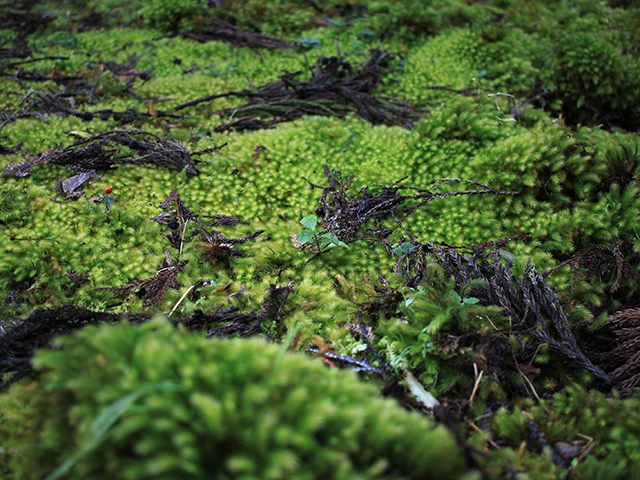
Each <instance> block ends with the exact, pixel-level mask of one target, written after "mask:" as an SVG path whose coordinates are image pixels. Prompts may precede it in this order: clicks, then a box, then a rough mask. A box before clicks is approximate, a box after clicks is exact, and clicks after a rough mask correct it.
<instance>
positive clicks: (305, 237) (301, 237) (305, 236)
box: [296, 232, 313, 245]
mask: <svg viewBox="0 0 640 480" xmlns="http://www.w3.org/2000/svg"><path fill="white" fill-rule="evenodd" d="M312 238H313V232H300V233H299V234H297V235H296V240H298V242H300V243H301V244H302V245H304V244H305V243H307V242H308V241H309V240H311V239H312Z"/></svg>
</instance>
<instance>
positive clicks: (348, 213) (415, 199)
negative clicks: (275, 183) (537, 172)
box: [307, 165, 519, 244]
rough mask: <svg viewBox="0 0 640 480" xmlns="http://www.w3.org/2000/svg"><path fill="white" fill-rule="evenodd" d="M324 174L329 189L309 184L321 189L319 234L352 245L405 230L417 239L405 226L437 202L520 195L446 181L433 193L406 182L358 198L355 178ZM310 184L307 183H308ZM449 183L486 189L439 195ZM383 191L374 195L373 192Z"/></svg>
mask: <svg viewBox="0 0 640 480" xmlns="http://www.w3.org/2000/svg"><path fill="white" fill-rule="evenodd" d="M323 168H324V173H325V175H326V177H327V180H328V182H329V187H322V186H320V185H315V184H313V183H311V182H309V185H311V187H312V188H320V189H322V191H323V192H322V197H321V198H320V201H319V204H320V205H319V207H318V209H317V210H316V213H317V214H318V217H319V220H320V223H321V224H322V227H323V230H322V231H321V232H319V233H318V235H322V234H324V233H327V232H329V233H331V234H334V235H335V236H336V237H338V238H339V239H340V240H342V241H343V242H344V243H346V244H349V243H353V242H356V241H358V240H362V239H364V238H385V237H387V236H389V235H390V234H391V233H393V232H394V231H395V230H397V229H402V230H404V231H405V233H407V234H408V235H409V236H410V237H411V238H413V237H414V236H413V235H411V234H410V233H409V232H407V231H406V230H405V229H404V227H403V225H402V223H403V222H404V220H406V219H407V218H408V217H409V216H410V215H411V214H413V213H414V212H416V211H417V210H420V209H424V207H425V205H426V204H427V203H429V202H431V201H433V200H435V199H437V198H446V197H451V196H458V195H483V194H489V193H490V194H495V195H516V194H518V193H519V192H511V191H506V190H494V189H492V188H489V187H487V186H486V185H483V184H481V183H477V182H472V181H469V180H463V179H460V178H447V179H443V180H439V181H433V182H432V184H434V187H432V188H431V189H424V188H417V187H407V186H404V185H402V184H401V182H402V181H403V180H404V178H403V179H402V180H400V181H398V182H395V183H392V184H390V185H389V186H385V185H377V184H374V185H368V186H366V187H363V188H361V189H360V190H359V192H358V194H357V195H350V194H349V193H348V190H349V188H350V187H351V184H352V183H353V178H350V177H349V176H347V175H345V176H343V175H342V172H341V171H340V170H333V171H331V170H330V169H329V167H328V166H327V165H323ZM307 181H308V180H307ZM450 182H464V183H470V184H472V185H478V186H481V187H484V188H483V189H475V190H462V191H445V192H437V191H436V190H437V189H438V188H440V187H441V186H442V185H443V184H447V183H450ZM376 187H377V188H378V189H380V191H379V192H377V193H372V190H374V188H376ZM401 192H411V193H412V194H411V195H401V194H400V193H401ZM389 218H390V219H393V220H394V221H395V222H396V224H395V226H394V227H393V228H391V229H388V228H384V227H383V226H382V222H383V221H384V220H386V219H389ZM369 220H373V227H372V228H370V229H369V230H367V231H366V232H364V233H362V232H360V229H361V227H362V226H363V225H364V224H365V223H366V222H368V221H369Z"/></svg>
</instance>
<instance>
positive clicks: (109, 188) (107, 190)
mask: <svg viewBox="0 0 640 480" xmlns="http://www.w3.org/2000/svg"><path fill="white" fill-rule="evenodd" d="M111 192H113V188H111V187H106V188H105V189H104V193H106V194H107V195H108V194H110V193H111Z"/></svg>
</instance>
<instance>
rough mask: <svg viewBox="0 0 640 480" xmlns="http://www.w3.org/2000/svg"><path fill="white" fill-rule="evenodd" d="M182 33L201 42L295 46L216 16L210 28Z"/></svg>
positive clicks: (275, 46) (255, 46)
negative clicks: (252, 31) (243, 28)
mask: <svg viewBox="0 0 640 480" xmlns="http://www.w3.org/2000/svg"><path fill="white" fill-rule="evenodd" d="M180 35H182V36H183V37H185V38H190V39H192V40H196V41H197V42H200V43H206V42H216V41H222V42H227V43H231V44H232V45H235V46H237V47H247V48H264V49H266V50H277V49H280V50H289V49H291V48H293V47H294V45H293V44H292V43H289V42H285V41H284V40H280V39H278V38H273V37H268V36H266V35H261V34H259V33H251V32H247V31H246V30H242V29H241V28H238V27H236V26H235V25H232V24H230V23H228V22H225V21H224V20H220V19H219V18H215V17H213V18H212V19H211V26H210V27H209V28H206V29H202V30H188V31H185V32H180Z"/></svg>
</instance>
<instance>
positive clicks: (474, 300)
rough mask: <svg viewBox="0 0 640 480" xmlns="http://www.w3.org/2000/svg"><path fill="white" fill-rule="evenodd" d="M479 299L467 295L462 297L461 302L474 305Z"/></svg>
mask: <svg viewBox="0 0 640 480" xmlns="http://www.w3.org/2000/svg"><path fill="white" fill-rule="evenodd" d="M479 301H480V300H479V299H477V298H475V297H469V298H464V299H462V303H465V304H467V305H475V304H476V303H478V302H479Z"/></svg>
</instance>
